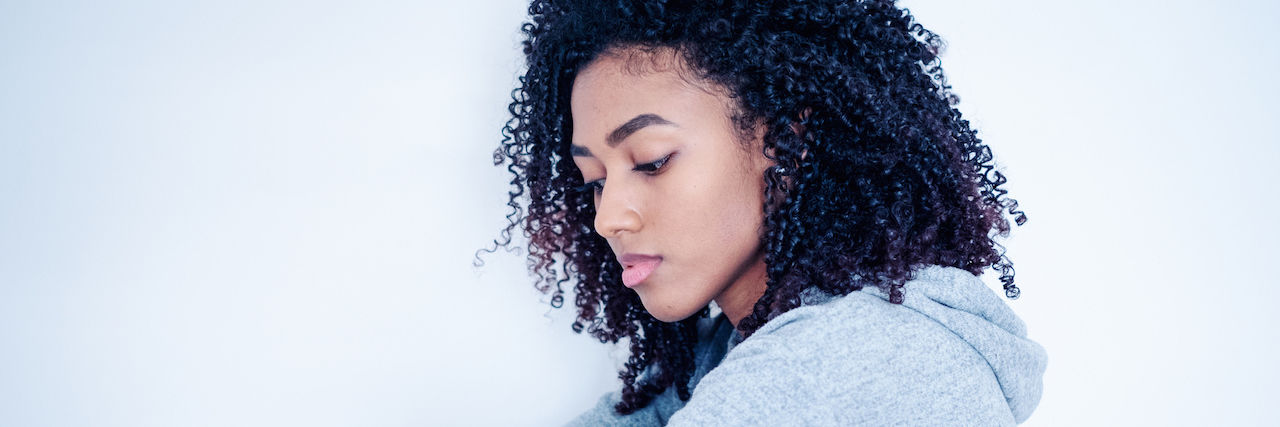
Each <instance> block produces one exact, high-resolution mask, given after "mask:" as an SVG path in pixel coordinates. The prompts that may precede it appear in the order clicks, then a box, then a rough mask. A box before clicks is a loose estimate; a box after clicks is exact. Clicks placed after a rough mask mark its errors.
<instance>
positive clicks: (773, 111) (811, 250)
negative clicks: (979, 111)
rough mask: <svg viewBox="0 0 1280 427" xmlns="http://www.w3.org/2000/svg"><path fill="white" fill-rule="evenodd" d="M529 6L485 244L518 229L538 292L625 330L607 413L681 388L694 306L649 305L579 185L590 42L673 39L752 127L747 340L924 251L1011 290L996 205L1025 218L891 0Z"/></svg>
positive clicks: (934, 61)
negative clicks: (662, 312) (757, 285)
mask: <svg viewBox="0 0 1280 427" xmlns="http://www.w3.org/2000/svg"><path fill="white" fill-rule="evenodd" d="M529 14H530V16H531V21H530V22H528V23H526V24H524V26H523V32H524V34H525V36H526V40H525V41H524V55H525V59H526V61H527V66H528V69H527V71H526V73H525V74H524V75H523V76H521V77H520V87H519V88H517V89H516V90H514V91H513V92H512V98H513V102H512V103H511V105H510V106H509V111H510V113H511V115H512V119H511V120H510V121H509V122H508V123H507V125H506V127H504V128H503V136H504V140H503V142H502V145H501V147H500V148H498V150H497V151H495V153H494V163H495V164H497V165H506V168H507V169H508V170H509V171H510V172H511V173H512V174H513V175H514V177H513V178H512V180H511V185H512V187H513V188H512V190H511V192H510V201H509V203H508V204H509V205H510V207H511V208H512V209H513V211H512V212H511V213H510V214H509V215H508V216H507V218H508V220H509V221H510V224H509V225H508V226H507V228H506V229H505V230H503V232H502V235H501V238H500V239H498V240H496V241H495V242H494V243H495V245H496V246H495V247H494V249H496V248H497V247H498V246H506V247H509V245H511V243H512V233H513V232H514V231H515V230H517V229H518V228H520V229H521V231H523V233H524V235H525V236H527V237H529V239H530V241H529V244H528V250H529V253H528V263H529V269H530V270H531V271H532V273H533V274H534V275H535V276H536V277H538V278H539V279H538V281H537V285H536V286H537V287H538V289H540V290H541V291H543V292H546V293H550V294H551V304H552V306H554V307H560V306H562V305H563V303H564V286H565V284H567V283H572V284H573V286H574V294H575V300H574V304H575V305H576V306H577V308H578V316H577V320H576V321H575V322H574V324H573V329H574V330H575V331H576V332H582V331H583V330H586V331H587V332H588V333H590V334H591V335H592V336H594V337H596V338H598V339H600V340H601V341H602V342H610V343H617V342H618V341H619V340H621V339H623V338H626V339H627V340H628V341H629V346H630V351H631V355H630V358H629V360H628V361H627V363H626V364H625V368H624V370H623V371H622V372H621V373H620V377H621V379H622V382H623V389H622V398H621V402H619V403H618V405H617V407H616V410H617V411H618V412H619V413H622V414H627V413H631V412H634V411H635V410H637V409H639V408H642V407H644V406H646V405H648V404H649V402H650V401H651V400H652V398H653V397H654V396H655V395H656V394H658V393H660V392H662V391H663V390H666V389H667V388H668V387H671V386H675V388H676V392H677V395H678V396H679V397H680V398H681V399H686V400H687V399H688V398H689V397H690V392H689V385H688V383H689V380H690V378H691V376H692V373H693V370H694V362H693V347H694V345H695V343H696V341H697V332H696V323H697V319H698V318H700V317H703V316H706V315H707V313H708V310H707V309H703V310H701V311H700V312H699V313H698V314H697V315H694V316H691V317H689V318H687V319H684V320H681V321H677V322H672V323H666V322H662V321H659V320H657V319H655V318H654V317H652V316H651V315H649V314H648V312H646V311H645V310H644V307H643V305H642V304H641V302H640V299H639V297H638V296H637V294H636V293H635V292H633V291H631V290H630V289H627V288H625V287H623V286H622V284H621V280H620V278H621V266H620V265H619V264H618V262H617V261H616V260H615V258H614V254H613V252H612V251H611V250H610V248H609V246H608V244H607V242H606V241H605V239H604V238H603V237H601V236H600V235H598V234H596V233H595V231H594V229H593V226H594V218H595V207H594V204H593V194H592V193H591V192H590V190H583V189H582V184H583V182H582V175H581V173H580V172H579V171H578V169H577V167H576V166H575V165H574V163H573V161H572V160H571V155H570V153H569V142H570V141H571V140H572V137H571V132H572V130H573V129H572V128H573V126H572V122H571V114H570V110H569V105H570V104H569V98H570V92H571V89H572V87H573V83H574V79H575V77H576V75H577V73H578V72H579V71H580V70H582V69H584V67H586V66H587V65H588V64H590V63H591V62H592V61H593V60H594V59H595V58H597V57H599V56H600V55H602V54H604V53H609V52H615V51H620V50H627V49H632V50H639V51H642V52H644V51H647V52H654V51H655V50H657V49H667V50H672V51H675V52H678V54H679V57H680V58H681V59H682V60H683V61H685V62H686V65H688V67H687V68H688V69H689V70H692V72H693V73H694V74H695V76H693V77H694V78H697V79H700V80H702V81H704V82H708V83H711V84H714V85H716V86H718V87H719V88H721V89H723V90H724V92H725V93H727V94H729V96H730V98H731V99H733V100H734V101H735V103H736V106H735V108H734V110H735V111H734V113H733V114H734V117H732V119H733V120H734V122H735V123H737V125H738V126H739V127H741V128H742V129H744V130H745V129H757V128H758V127H759V126H763V127H764V129H763V133H764V137H763V143H764V147H763V150H764V153H765V154H766V155H767V156H769V157H770V158H771V159H772V160H773V161H774V162H775V165H774V166H771V167H770V168H769V169H767V170H766V172H765V177H764V181H765V184H766V188H765V192H766V203H765V209H764V212H763V215H764V218H765V221H764V224H765V230H764V231H763V237H762V238H763V242H762V244H763V245H764V248H765V257H764V259H765V265H766V267H767V271H768V282H767V288H766V290H765V293H764V295H763V296H762V297H761V298H760V300H759V301H758V302H757V303H756V304H755V306H754V309H753V311H752V313H751V314H750V315H748V316H747V317H746V318H744V319H742V321H740V322H739V324H738V329H739V331H740V332H742V333H743V334H744V335H747V336H749V335H750V334H751V333H752V332H754V331H755V330H756V329H758V328H759V327H760V326H762V325H763V324H764V323H765V322H767V321H768V320H769V319H770V318H772V317H773V316H776V315H777V314H779V313H782V312H786V311H788V310H791V309H793V308H795V307H798V306H799V305H801V301H800V294H801V291H802V290H804V289H806V288H810V287H816V288H818V289H820V290H822V291H824V292H826V293H830V294H834V295H844V294H848V293H849V292H853V291H856V290H859V289H862V288H863V287H864V286H878V287H880V288H881V289H884V290H885V291H887V292H888V293H889V295H890V301H891V302H893V303H901V300H902V293H901V287H902V285H903V283H905V282H906V281H908V280H910V279H911V278H912V275H913V274H914V272H915V271H916V270H918V269H919V268H921V267H924V266H928V265H943V266H951V267H957V268H961V269H964V270H967V271H969V272H970V273H973V274H975V275H977V274H981V272H982V271H983V270H984V269H986V268H989V267H990V268H995V269H996V270H998V271H999V272H1000V273H1001V277H1000V280H1001V282H1002V283H1003V285H1004V290H1005V294H1006V296H1008V297H1009V298H1017V297H1018V294H1019V290H1018V288H1017V286H1015V285H1014V283H1013V275H1014V272H1013V268H1012V265H1011V263H1010V262H1009V261H1008V259H1007V258H1005V257H1004V253H1003V252H1004V250H1003V248H1002V247H1001V246H1000V245H999V244H997V243H996V242H995V238H996V237H999V236H1006V235H1007V234H1008V232H1009V228H1010V224H1009V221H1008V219H1006V216H1005V212H1006V211H1007V213H1008V214H1009V215H1011V216H1012V217H1013V218H1014V220H1015V222H1017V223H1018V224H1019V225H1021V224H1022V223H1023V222H1024V221H1025V220H1026V216H1025V215H1024V214H1023V213H1022V212H1021V211H1019V210H1018V208H1017V206H1018V205H1017V202H1016V201H1014V200H1012V199H1009V198H1006V197H1005V194H1006V191H1005V190H1004V189H1002V188H1001V186H1002V184H1004V183H1005V178H1004V176H1003V175H1001V173H1000V172H998V171H997V170H996V169H995V165H994V162H993V159H992V155H991V150H990V149H989V148H988V147H987V146H986V145H985V144H983V143H982V142H981V141H980V140H979V139H978V138H977V136H976V135H975V132H974V130H973V129H971V128H970V126H969V123H968V122H967V121H966V120H964V119H962V118H961V115H960V112H959V111H958V110H957V109H955V108H954V106H955V104H956V103H957V102H958V98H957V97H956V96H955V95H954V94H953V93H952V92H951V90H950V86H948V85H947V83H946V79H945V77H944V75H943V72H942V69H941V68H940V65H939V60H938V54H939V51H940V49H941V47H942V42H941V40H940V39H939V38H938V37H937V36H936V35H934V34H933V33H931V32H929V31H928V30H925V29H924V28H923V27H922V26H920V25H919V24H918V23H916V22H915V20H914V19H913V17H912V16H911V14H910V13H909V12H908V11H906V10H903V9H900V8H898V7H897V6H896V5H895V4H894V2H893V1H890V0H862V1H857V0H807V1H783V0H777V1H767V0H665V1H664V0H634V1H633V0H616V1H600V0H534V1H533V2H532V4H531V5H530V6H529ZM650 367H653V368H654V369H652V370H649V368H650ZM646 371H647V373H645V372H646ZM642 373H645V374H644V376H643V377H642V376H641V374H642Z"/></svg>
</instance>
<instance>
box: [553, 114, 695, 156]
mask: <svg viewBox="0 0 1280 427" xmlns="http://www.w3.org/2000/svg"><path fill="white" fill-rule="evenodd" d="M659 125H660V126H675V123H672V122H670V121H669V120H667V119H664V118H662V116H659V115H657V114H641V115H638V116H635V117H634V118H632V119H631V120H628V121H627V122H626V123H623V124H622V126H618V128H617V129H614V130H613V132H609V136H608V137H607V138H605V143H606V144H609V146H610V147H617V146H618V144H621V143H622V140H624V139H627V137H629V136H631V134H633V133H636V132H638V131H639V130H640V129H644V128H646V127H649V126H659ZM569 154H570V155H573V156H583V157H591V150H588V149H587V147H583V146H581V145H575V144H570V145H569Z"/></svg>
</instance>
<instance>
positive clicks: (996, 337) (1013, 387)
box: [862, 266, 1048, 423]
mask: <svg viewBox="0 0 1280 427" xmlns="http://www.w3.org/2000/svg"><path fill="white" fill-rule="evenodd" d="M862 292H865V293H869V294H872V295H875V296H877V297H879V298H881V299H883V300H885V301H888V300H889V295H888V294H887V293H885V292H883V291H881V290H880V289H878V288H866V289H863V290H862ZM902 306H903V307H906V308H909V309H912V310H915V311H917V312H919V313H921V314H923V315H925V316H927V317H929V318H930V319H933V320H934V321H936V322H938V323H939V324H942V325H943V326H945V327H946V328H947V329H950V330H951V331H952V332H954V333H955V334H956V335H957V336H959V337H960V338H961V339H963V340H964V341H965V342H968V343H969V345H971V346H973V349H974V350H977V352H978V353H979V354H981V355H982V357H983V358H984V359H986V361H987V363H988V364H989V365H990V366H991V371H992V372H993V373H995V376H996V379H997V380H998V381H999V383H1000V389H1001V391H1003V392H1004V397H1005V401H1007V402H1008V403H1009V409H1010V411H1011V412H1012V413H1013V416H1014V418H1015V419H1016V420H1017V422H1019V423H1021V422H1023V421H1025V420H1026V419H1027V417H1030V416H1031V412H1032V411H1034V410H1035V408H1036V406H1037V405H1039V404H1040V395H1041V392H1042V390H1043V388H1044V383H1043V378H1044V371H1045V367H1046V364H1047V361H1048V356H1047V355H1046V354H1045V350H1044V348H1043V347H1041V346H1040V345H1039V344H1037V343H1036V342H1035V341H1032V340H1030V339H1027V327H1026V325H1025V324H1023V323H1022V319H1020V318H1018V315H1017V314H1014V312H1013V310H1012V309H1011V308H1010V307H1009V305H1008V304H1006V303H1005V301H1004V299H1003V298H1001V297H1000V296H999V295H998V294H997V293H996V292H994V291H992V289H991V288H988V287H987V285H986V284H984V283H983V282H982V280H981V279H979V278H978V277H975V276H974V275H972V274H970V273H969V272H967V271H964V270H961V269H958V268H948V267H938V266H933V267H928V268H924V269H922V270H920V271H918V272H916V277H915V279H914V280H911V281H909V282H907V283H906V284H905V285H904V286H903V301H902Z"/></svg>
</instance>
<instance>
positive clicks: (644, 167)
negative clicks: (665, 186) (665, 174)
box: [632, 154, 671, 172]
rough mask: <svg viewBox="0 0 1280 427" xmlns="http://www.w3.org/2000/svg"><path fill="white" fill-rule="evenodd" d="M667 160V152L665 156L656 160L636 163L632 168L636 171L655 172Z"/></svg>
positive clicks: (669, 157) (668, 158)
mask: <svg viewBox="0 0 1280 427" xmlns="http://www.w3.org/2000/svg"><path fill="white" fill-rule="evenodd" d="M668 160H671V154H668V155H667V156H666V157H663V158H661V159H658V161H656V162H650V163H644V164H639V165H636V167H635V168H634V169H632V170H634V171H636V172H657V171H658V169H662V166H664V165H666V164H667V161H668Z"/></svg>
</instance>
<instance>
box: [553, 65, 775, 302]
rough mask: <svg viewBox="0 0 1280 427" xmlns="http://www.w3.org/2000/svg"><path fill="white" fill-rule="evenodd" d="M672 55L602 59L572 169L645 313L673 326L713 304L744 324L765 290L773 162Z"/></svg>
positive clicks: (592, 73) (578, 103) (579, 105)
mask: <svg viewBox="0 0 1280 427" xmlns="http://www.w3.org/2000/svg"><path fill="white" fill-rule="evenodd" d="M620 56H621V57H620ZM628 58H630V59H628ZM676 58H677V57H676V56H675V55H674V54H671V53H662V52H659V53H656V54H639V53H638V54H636V55H632V56H628V55H626V53H625V52H624V53H623V54H622V55H608V54H606V55H602V56H601V57H600V58H599V59H597V60H595V61H594V62H593V63H591V64H590V65H589V66H588V67H587V68H586V69H584V70H583V71H581V72H580V73H579V74H578V77H577V80H575V81H574V86H573V93H572V95H571V101H570V102H571V108H572V112H573V141H572V144H573V145H572V150H573V161H574V163H575V164H577V166H578V168H579V169H580V170H581V171H582V176H583V178H584V181H585V182H587V183H588V184H589V186H590V187H594V191H595V192H596V196H595V205H596V219H595V227H596V232H597V233H600V235H601V236H604V238H605V239H606V240H608V242H609V246H610V247H611V248H613V252H614V254H615V255H616V256H617V257H618V261H619V263H621V264H622V267H623V283H624V284H625V285H626V286H627V287H630V288H632V289H634V290H635V291H636V293H637V294H639V295H640V299H641V301H643V302H644V306H645V309H647V310H648V311H649V313H650V314H652V315H653V316H654V317H655V318H657V319H659V320H662V321H668V322H671V321H676V320H680V319H684V318H686V317H689V316H690V315H692V314H693V313H695V312H697V311H698V310H700V309H702V308H703V307H705V306H706V305H707V303H709V302H710V301H712V300H715V301H716V303H717V304H718V305H719V306H720V307H721V309H723V310H724V312H725V313H726V314H727V315H728V316H729V318H730V320H732V321H733V322H734V324H737V322H738V320H740V319H741V318H742V317H744V316H746V315H747V314H750V312H751V309H752V307H753V306H754V304H755V302H756V300H758V299H759V297H760V295H762V294H763V293H764V289H765V278H766V273H765V266H764V257H763V252H762V244H761V239H760V236H761V234H762V224H763V218H764V213H763V209H764V208H763V206H764V171H765V169H766V168H767V167H769V166H770V165H772V163H771V161H769V160H768V158H766V157H765V156H764V154H762V152H761V142H760V138H759V136H757V137H756V138H755V139H754V140H753V141H749V142H746V143H744V142H743V140H742V137H741V136H740V135H741V133H740V132H739V131H738V128H737V127H736V126H735V125H734V124H733V122H732V120H731V119H730V115H731V111H732V108H731V105H732V104H731V100H730V99H729V98H728V97H727V96H725V95H723V94H721V93H719V91H716V90H711V89H709V88H710V86H711V85H709V84H707V85H705V86H706V87H703V86H704V85H701V84H695V83H690V82H689V81H688V79H686V78H685V77H683V76H682V75H681V74H680V72H679V71H677V70H678V66H680V65H682V64H681V63H680V62H677V61H680V60H678V59H676ZM637 61H640V62H639V63H642V64H643V65H642V66H639V67H637V66H636V64H637V63H638V62H637Z"/></svg>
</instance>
